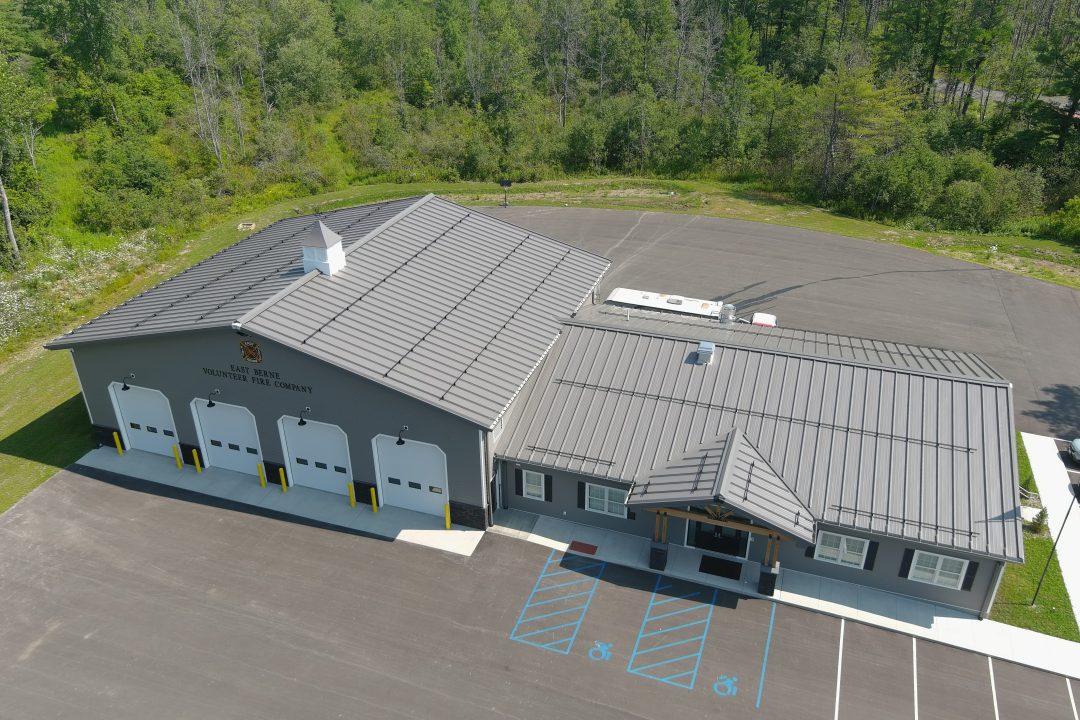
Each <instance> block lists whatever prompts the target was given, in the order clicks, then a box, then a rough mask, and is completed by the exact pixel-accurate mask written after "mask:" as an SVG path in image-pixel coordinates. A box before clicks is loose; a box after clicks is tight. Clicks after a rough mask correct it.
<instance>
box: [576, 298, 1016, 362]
mask: <svg viewBox="0 0 1080 720" xmlns="http://www.w3.org/2000/svg"><path fill="white" fill-rule="evenodd" d="M575 319H576V320H578V321H580V322H583V323H587V324H593V325H604V326H606V327H614V328H618V329H622V330H637V331H641V332H648V333H657V334H663V335H670V336H672V337H682V338H694V339H696V340H709V341H712V342H716V343H724V344H729V345H739V346H742V347H754V348H760V349H762V350H775V351H778V352H783V353H790V354H798V355H810V356H814V357H822V358H833V359H836V360H849V361H851V362H856V363H861V364H866V365H876V366H880V367H892V368H897V369H906V370H919V371H923V372H928V373H935V374H938V375H946V376H949V377H961V378H976V379H985V380H1004V379H1005V378H1004V377H1003V376H1002V375H1000V374H999V373H998V372H997V371H996V370H994V368H993V367H992V366H991V365H990V364H989V363H987V362H986V361H985V360H983V359H982V358H981V357H979V356H978V355H976V354H975V353H969V352H961V351H959V350H946V349H942V348H932V347H924V346H919V345H910V344H907V343H899V342H891V341H886V340H875V339H872V338H861V337H853V336H849V335H836V334H833V333H823V332H816V331H812V330H799V329H796V328H785V327H776V328H766V327H758V326H756V325H748V324H745V323H736V324H733V325H720V324H719V323H718V322H717V320H715V319H713V320H709V319H707V318H699V317H694V316H691V315H684V314H678V313H669V312H663V311H660V310H647V309H643V308H627V307H626V306H622V305H610V304H598V305H586V306H584V307H582V309H581V310H580V311H579V312H578V313H577V315H576V317H575Z"/></svg>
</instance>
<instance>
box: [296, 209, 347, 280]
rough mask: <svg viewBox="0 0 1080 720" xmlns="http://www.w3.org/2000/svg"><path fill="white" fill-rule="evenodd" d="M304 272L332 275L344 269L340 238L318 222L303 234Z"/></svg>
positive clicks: (343, 255) (343, 254)
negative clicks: (314, 271) (316, 271)
mask: <svg viewBox="0 0 1080 720" xmlns="http://www.w3.org/2000/svg"><path fill="white" fill-rule="evenodd" d="M301 244H302V245H303V246H304V272H311V271H312V270H318V271H319V272H321V273H322V274H323V275H333V274H334V273H336V272H337V271H338V270H340V269H342V268H343V267H345V251H344V250H343V249H342V248H341V236H340V235H338V234H337V233H336V232H334V231H333V230H331V229H330V228H328V227H326V225H323V222H322V220H319V221H318V222H316V223H315V224H314V225H312V226H311V227H310V228H308V231H307V232H306V233H305V234H304V237H303V240H302V241H301Z"/></svg>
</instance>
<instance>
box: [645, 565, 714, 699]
mask: <svg viewBox="0 0 1080 720" xmlns="http://www.w3.org/2000/svg"><path fill="white" fill-rule="evenodd" d="M664 579H665V578H664V576H662V575H657V576H656V585H655V586H654V588H653V592H652V595H651V596H650V597H649V604H648V606H647V607H646V608H645V616H644V617H643V618H642V620H641V627H640V629H639V630H638V636H637V639H636V640H635V641H634V649H633V651H632V652H631V653H630V661H629V662H628V663H627V665H626V671H627V672H628V673H631V674H633V675H640V676H641V677H647V678H649V679H650V680H656V681H657V682H662V683H667V684H668V685H674V686H676V687H681V688H684V689H687V690H693V689H694V683H695V682H696V681H697V675H698V670H699V668H700V666H701V655H702V653H703V652H704V650H705V640H706V638H707V637H708V635H709V625H710V623H711V621H712V615H713V607H714V606H715V605H716V598H717V595H718V594H719V592H720V591H719V590H715V589H714V590H713V592H712V595H711V596H709V595H708V594H706V592H705V591H704V590H698V591H696V592H691V593H686V594H684V595H680V596H679V597H675V598H663V599H660V600H658V599H657V595H658V594H659V593H660V592H661V591H664V590H670V589H671V588H672V587H673V585H674V584H673V583H668V584H665V583H664ZM699 596H700V597H701V599H700V600H693V599H692V598H697V597H699ZM676 600H682V601H684V602H690V603H693V606H692V607H690V608H687V610H704V611H705V617H704V619H702V620H695V621H692V622H687V623H681V624H679V625H675V626H674V627H670V628H661V629H659V630H651V631H649V632H646V631H645V630H646V628H648V627H649V623H653V622H655V621H656V620H658V619H660V618H662V617H669V616H671V615H677V614H679V613H678V612H670V613H663V614H661V615H659V616H653V615H652V611H653V609H654V608H655V607H656V606H657V605H662V604H664V603H667V602H674V601H676ZM699 625H700V626H702V629H701V631H700V634H695V635H693V636H692V637H687V638H681V639H679V640H675V641H669V642H666V643H664V644H662V645H658V646H655V647H643V646H642V641H643V640H645V639H646V638H649V637H653V636H657V635H662V634H663V633H671V632H676V631H678V630H682V629H684V628H689V627H696V626H699ZM680 646H681V647H682V648H684V649H685V650H689V651H690V652H686V653H684V654H680V655H678V656H676V657H671V658H665V659H663V660H658V661H656V662H652V663H648V664H646V665H641V666H639V667H635V666H634V663H635V662H636V661H637V660H638V659H640V658H641V657H642V656H644V655H646V654H648V653H651V652H653V651H656V650H670V649H671V648H678V647H680ZM688 660H693V661H694V665H693V667H692V668H690V669H687V662H686V661H688ZM673 665H674V666H676V667H671V666H673ZM660 667H668V668H670V670H669V674H667V675H662V674H660V673H658V672H655V671H654V669H655V668H660ZM672 671H673V672H672Z"/></svg>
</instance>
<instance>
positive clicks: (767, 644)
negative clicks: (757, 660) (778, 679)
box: [754, 602, 776, 708]
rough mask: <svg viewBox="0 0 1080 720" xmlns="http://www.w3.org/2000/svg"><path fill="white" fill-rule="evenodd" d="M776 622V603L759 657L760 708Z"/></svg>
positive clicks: (770, 614) (758, 700)
mask: <svg viewBox="0 0 1080 720" xmlns="http://www.w3.org/2000/svg"><path fill="white" fill-rule="evenodd" d="M775 621H776V603H775V602H774V603H773V604H772V612H770V613H769V634H768V635H767V636H766V637H765V653H764V654H763V655H762V656H761V677H759V678H758V688H757V704H756V705H754V707H757V708H759V707H761V693H762V692H764V690H765V667H766V666H767V665H768V664H769V648H770V647H772V629H773V622H775Z"/></svg>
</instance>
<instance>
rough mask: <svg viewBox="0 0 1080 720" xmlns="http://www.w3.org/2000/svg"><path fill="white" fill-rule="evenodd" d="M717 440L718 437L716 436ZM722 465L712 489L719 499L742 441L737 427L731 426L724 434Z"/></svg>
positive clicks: (700, 444) (741, 435) (722, 494)
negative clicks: (735, 451)
mask: <svg viewBox="0 0 1080 720" xmlns="http://www.w3.org/2000/svg"><path fill="white" fill-rule="evenodd" d="M716 437H717V438H719V437H720V435H717V436H716ZM723 437H724V463H723V464H722V465H721V466H720V471H719V472H718V473H717V474H718V475H719V476H720V482H719V483H718V484H717V485H715V486H714V487H713V489H714V490H715V491H716V492H715V494H717V495H719V496H720V497H723V496H724V486H725V485H727V484H728V480H729V479H730V478H731V472H730V471H731V468H732V463H733V462H734V458H735V453H734V452H733V450H735V448H736V445H737V443H738V442H739V441H741V440H742V437H743V434H742V431H741V430H739V427H738V426H737V425H732V426H731V429H730V430H728V431H727V433H725V434H724V436H723ZM704 444H705V443H698V444H697V446H696V447H701V446H702V445H704Z"/></svg>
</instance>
